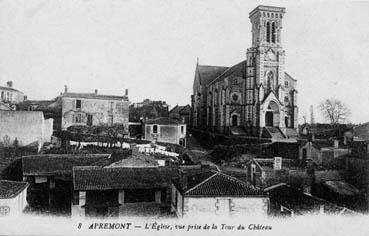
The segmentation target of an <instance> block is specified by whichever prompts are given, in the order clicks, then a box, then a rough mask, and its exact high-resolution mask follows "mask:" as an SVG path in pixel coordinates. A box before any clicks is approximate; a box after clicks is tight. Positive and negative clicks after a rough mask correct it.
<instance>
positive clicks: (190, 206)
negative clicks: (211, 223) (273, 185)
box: [183, 196, 268, 217]
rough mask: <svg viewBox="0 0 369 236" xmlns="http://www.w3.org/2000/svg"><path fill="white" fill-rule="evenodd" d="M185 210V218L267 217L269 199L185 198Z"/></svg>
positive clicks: (249, 197) (251, 197) (250, 197)
mask: <svg viewBox="0 0 369 236" xmlns="http://www.w3.org/2000/svg"><path fill="white" fill-rule="evenodd" d="M223 205H224V207H222V206H223ZM217 206H219V207H217ZM183 209H184V210H183V211H184V212H183V216H184V217H193V216H196V217H197V216H199V215H204V216H220V217H232V216H235V217H239V216H250V215H252V216H265V215H266V214H267V212H268V197H267V196H265V197H253V196H248V197H227V198H217V197H196V198H191V197H185V199H184V206H183ZM223 210H224V211H223Z"/></svg>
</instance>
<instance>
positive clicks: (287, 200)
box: [264, 183, 358, 217]
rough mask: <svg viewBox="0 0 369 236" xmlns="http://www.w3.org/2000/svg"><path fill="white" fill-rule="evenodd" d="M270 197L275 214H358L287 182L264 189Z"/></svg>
mask: <svg viewBox="0 0 369 236" xmlns="http://www.w3.org/2000/svg"><path fill="white" fill-rule="evenodd" d="M264 191H265V192H266V193H268V195H269V197H270V212H271V215H274V216H292V217H293V216H295V215H305V214H317V213H318V214H338V215H349V216H352V215H358V213H357V212H354V211H352V210H350V209H347V208H345V207H342V206H338V205H336V204H333V203H331V202H329V201H326V200H324V199H321V198H318V197H316V196H312V195H311V194H308V193H305V192H303V191H302V190H301V189H297V188H294V187H292V186H290V185H288V184H286V183H279V184H276V185H273V186H270V187H268V188H266V189H264Z"/></svg>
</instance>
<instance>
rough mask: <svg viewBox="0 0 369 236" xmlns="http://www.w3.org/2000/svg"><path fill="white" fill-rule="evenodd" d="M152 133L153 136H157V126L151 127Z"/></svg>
mask: <svg viewBox="0 0 369 236" xmlns="http://www.w3.org/2000/svg"><path fill="white" fill-rule="evenodd" d="M152 133H153V134H157V133H158V126H157V125H153V126H152Z"/></svg>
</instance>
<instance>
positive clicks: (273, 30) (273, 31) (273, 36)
mask: <svg viewBox="0 0 369 236" xmlns="http://www.w3.org/2000/svg"><path fill="white" fill-rule="evenodd" d="M272 43H275V23H274V22H273V23H272Z"/></svg>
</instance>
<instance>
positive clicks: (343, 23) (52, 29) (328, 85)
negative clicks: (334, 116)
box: [0, 0, 369, 123]
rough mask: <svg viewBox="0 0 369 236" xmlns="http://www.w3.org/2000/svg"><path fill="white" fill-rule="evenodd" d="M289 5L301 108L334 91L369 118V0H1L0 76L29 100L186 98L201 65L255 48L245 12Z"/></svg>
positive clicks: (288, 45)
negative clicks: (64, 95)
mask: <svg viewBox="0 0 369 236" xmlns="http://www.w3.org/2000/svg"><path fill="white" fill-rule="evenodd" d="M259 4H262V5H273V6H281V7H286V15H285V17H284V21H283V25H284V27H283V32H282V43H283V47H284V49H285V50H286V67H285V69H286V72H288V73H289V74H291V75H292V76H293V77H294V78H295V79H297V80H298V91H299V93H298V96H299V97H298V103H299V107H300V115H303V114H304V113H306V114H307V115H309V107H310V105H311V104H313V105H314V107H315V110H314V112H315V119H316V121H321V119H320V117H319V111H318V109H317V107H318V104H319V102H320V101H321V100H323V99H324V98H328V97H336V98H338V99H340V100H342V101H343V102H344V103H346V104H347V105H348V106H349V107H350V108H351V110H352V115H351V121H352V122H356V123H357V122H366V121H369V107H367V106H368V103H369V78H368V74H369V59H368V58H369V26H368V23H369V1H296V0H294V1H253V0H208V1H201V0H194V1H189V0H166V1H164V0H162V1H161V0H145V1H142V0H106V1H102V0H0V55H1V56H0V84H1V85H5V84H6V81H8V80H12V81H13V83H14V87H15V88H17V89H19V90H21V91H23V92H24V93H25V94H26V95H27V96H28V98H29V99H32V100H35V99H52V98H54V97H56V96H57V95H58V94H59V93H60V92H62V91H63V89H64V85H68V89H69V91H71V92H93V91H94V89H98V90H99V93H102V94H113V95H120V94H123V93H124V90H125V89H126V88H128V89H129V99H130V100H131V101H132V102H138V101H142V100H143V99H144V98H150V99H153V100H158V99H160V100H165V101H167V102H168V103H169V104H170V105H172V106H175V105H176V104H181V105H184V104H188V103H190V96H191V93H192V84H193V78H194V71H195V65H196V58H197V57H199V59H200V64H207V65H222V66H232V65H234V64H236V63H238V62H240V61H242V60H244V59H245V55H246V50H247V48H248V47H250V46H251V24H250V20H249V18H248V14H249V12H250V11H251V10H253V9H254V8H255V7H256V6H257V5H259Z"/></svg>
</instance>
